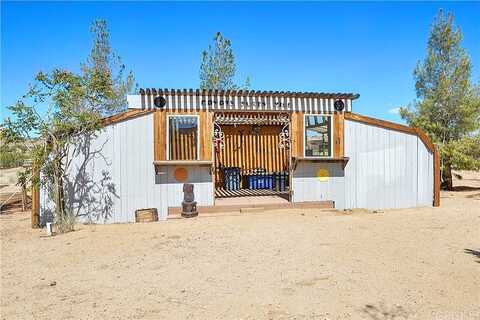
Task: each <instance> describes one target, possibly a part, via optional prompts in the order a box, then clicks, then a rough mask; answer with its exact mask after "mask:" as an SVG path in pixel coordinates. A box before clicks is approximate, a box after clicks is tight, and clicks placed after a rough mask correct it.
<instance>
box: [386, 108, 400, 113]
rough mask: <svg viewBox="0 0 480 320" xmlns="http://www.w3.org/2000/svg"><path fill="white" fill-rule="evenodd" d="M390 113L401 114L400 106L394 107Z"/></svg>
mask: <svg viewBox="0 0 480 320" xmlns="http://www.w3.org/2000/svg"><path fill="white" fill-rule="evenodd" d="M388 113H391V114H400V108H392V109H390V110H388Z"/></svg>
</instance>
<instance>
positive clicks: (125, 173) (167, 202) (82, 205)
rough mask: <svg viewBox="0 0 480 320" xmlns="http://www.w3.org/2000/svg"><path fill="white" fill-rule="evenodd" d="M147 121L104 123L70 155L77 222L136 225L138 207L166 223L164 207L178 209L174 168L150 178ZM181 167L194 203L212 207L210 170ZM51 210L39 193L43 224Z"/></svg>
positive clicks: (150, 146) (146, 117)
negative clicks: (153, 211) (150, 210)
mask: <svg viewBox="0 0 480 320" xmlns="http://www.w3.org/2000/svg"><path fill="white" fill-rule="evenodd" d="M152 117H153V115H152V114H148V115H144V116H141V117H138V118H134V119H130V120H128V121H123V122H119V123H116V124H113V125H109V126H107V127H105V128H104V129H103V130H102V131H101V132H100V133H99V134H98V136H97V137H96V138H94V139H92V140H91V141H90V143H86V144H85V145H84V146H85V148H82V150H81V152H79V153H77V154H76V155H74V157H73V161H72V165H71V171H70V173H69V177H70V179H69V182H68V187H67V190H68V191H67V194H66V198H67V204H68V207H69V208H71V209H72V210H73V212H74V213H75V214H76V215H77V216H78V217H79V221H81V222H96V223H124V222H135V210H136V209H140V208H157V209H158V214H159V219H166V218H167V213H168V207H179V206H181V202H182V199H183V190H182V187H183V183H177V182H176V181H175V179H174V178H173V172H174V170H175V167H165V168H163V169H164V170H163V171H165V174H160V175H155V170H154V166H153V118H152ZM85 154H89V156H85ZM85 159H87V161H85ZM185 168H186V169H187V170H188V173H189V178H188V181H187V182H191V183H194V192H195V198H196V201H197V202H198V204H199V205H213V184H212V177H211V175H210V169H209V168H208V167H199V166H187V167H185ZM52 209H53V206H52V204H51V202H50V201H49V197H48V192H47V190H45V189H42V192H41V215H42V218H43V219H42V220H43V222H45V221H47V220H51V211H52Z"/></svg>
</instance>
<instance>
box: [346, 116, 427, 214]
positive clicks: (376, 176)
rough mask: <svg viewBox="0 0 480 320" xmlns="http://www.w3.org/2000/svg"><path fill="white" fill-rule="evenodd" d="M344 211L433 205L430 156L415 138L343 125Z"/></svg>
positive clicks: (398, 133) (350, 124) (381, 130)
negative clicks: (345, 160)
mask: <svg viewBox="0 0 480 320" xmlns="http://www.w3.org/2000/svg"><path fill="white" fill-rule="evenodd" d="M345 156H347V157H349V158H350V160H349V162H348V163H347V166H346V167H345V206H346V208H368V209H381V208H408V207H415V206H431V205H432V202H433V155H432V153H431V152H429V151H428V149H427V148H426V147H425V145H424V144H423V142H422V141H421V140H420V138H418V137H417V136H415V135H410V134H407V133H402V132H398V131H394V130H389V129H384V128H380V127H376V126H372V125H368V124H363V123H360V122H356V121H350V120H346V121H345Z"/></svg>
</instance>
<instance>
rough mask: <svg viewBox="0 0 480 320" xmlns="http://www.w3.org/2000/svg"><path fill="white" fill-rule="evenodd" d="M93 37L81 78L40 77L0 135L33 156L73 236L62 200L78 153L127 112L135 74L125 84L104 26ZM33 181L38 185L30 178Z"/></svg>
mask: <svg viewBox="0 0 480 320" xmlns="http://www.w3.org/2000/svg"><path fill="white" fill-rule="evenodd" d="M92 32H93V34H94V38H95V42H94V45H93V48H92V51H91V54H90V56H89V58H88V59H87V62H86V63H85V64H83V65H82V68H81V70H82V72H81V73H80V74H75V73H73V72H70V71H68V70H61V69H55V70H53V71H52V72H49V73H44V72H40V73H38V74H37V75H36V77H35V81H34V83H33V85H31V87H30V88H29V90H28V91H27V93H26V94H25V95H24V96H23V97H22V98H21V99H20V100H19V101H18V102H17V103H16V104H14V105H13V106H11V107H9V109H10V110H11V112H12V115H13V117H11V118H7V119H6V120H5V122H4V123H3V124H2V128H1V130H0V133H1V134H2V137H1V138H2V140H3V141H5V142H6V143H9V144H14V145H22V147H23V149H25V150H28V152H29V154H31V157H32V160H33V163H34V164H35V166H36V170H40V171H41V174H42V181H41V182H42V184H44V185H45V187H46V188H47V190H49V193H50V196H51V198H52V200H53V202H54V204H55V208H54V218H55V223H56V225H57V227H58V230H59V231H60V232H66V231H70V230H72V229H73V226H74V222H75V217H74V215H73V212H72V210H71V208H68V207H67V206H66V199H65V196H64V195H65V192H66V190H65V188H66V181H67V179H68V176H67V175H68V171H69V167H70V165H71V164H72V161H71V160H72V156H73V155H74V154H76V153H77V152H80V151H79V149H80V148H81V146H82V142H83V141H84V140H85V137H87V136H93V135H95V134H96V133H97V132H98V130H99V129H101V127H102V123H101V117H102V116H104V115H106V114H110V113H112V112H114V111H116V110H120V109H122V108H124V107H125V101H124V99H125V93H126V92H127V91H128V90H130V89H131V84H132V83H133V82H132V81H133V76H132V75H131V74H129V75H128V76H127V77H126V79H125V78H124V76H123V70H124V69H125V67H124V66H123V65H121V64H118V61H119V59H117V58H116V57H117V56H116V55H114V54H113V53H112V50H111V48H110V45H109V40H108V32H107V28H106V23H105V21H95V22H94V23H93V27H92ZM117 67H118V69H115V68H117ZM45 108H46V109H47V110H46V112H40V111H39V110H40V109H45ZM29 180H31V181H32V183H33V184H36V183H38V182H39V181H36V180H35V177H32V176H31V177H29Z"/></svg>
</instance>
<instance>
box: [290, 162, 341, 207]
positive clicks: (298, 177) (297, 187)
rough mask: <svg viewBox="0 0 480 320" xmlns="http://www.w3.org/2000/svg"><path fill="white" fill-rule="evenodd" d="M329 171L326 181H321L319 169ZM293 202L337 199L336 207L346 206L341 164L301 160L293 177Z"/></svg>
mask: <svg viewBox="0 0 480 320" xmlns="http://www.w3.org/2000/svg"><path fill="white" fill-rule="evenodd" d="M320 169H325V170H327V171H328V173H329V177H328V179H326V181H320V179H319V178H318V171H319V170H320ZM292 190H293V202H304V201H328V200H331V201H335V208H337V209H343V208H344V206H345V194H344V190H345V186H344V173H343V169H342V165H341V164H334V163H318V162H303V161H302V162H299V163H298V164H297V168H296V169H295V171H294V173H293V177H292Z"/></svg>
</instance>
